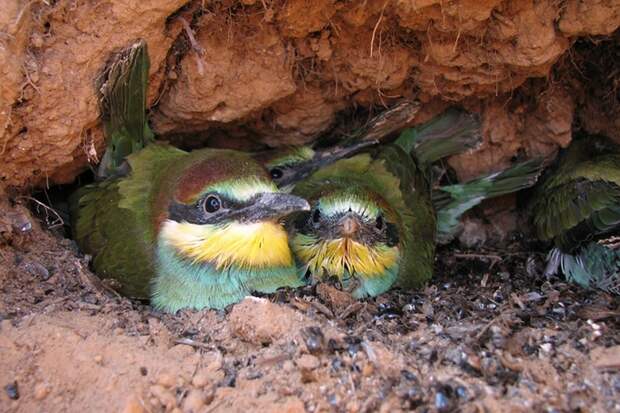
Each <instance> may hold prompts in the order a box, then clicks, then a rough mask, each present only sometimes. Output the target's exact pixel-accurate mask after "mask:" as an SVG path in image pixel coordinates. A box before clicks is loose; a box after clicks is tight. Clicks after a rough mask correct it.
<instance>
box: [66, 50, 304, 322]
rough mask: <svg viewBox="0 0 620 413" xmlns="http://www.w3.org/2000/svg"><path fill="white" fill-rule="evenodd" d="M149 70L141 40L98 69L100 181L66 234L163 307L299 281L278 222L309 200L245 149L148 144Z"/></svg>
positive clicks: (75, 208) (209, 303) (104, 272)
mask: <svg viewBox="0 0 620 413" xmlns="http://www.w3.org/2000/svg"><path fill="white" fill-rule="evenodd" d="M147 75H148V55H147V51H146V44H145V43H144V42H138V43H136V44H135V45H134V46H132V47H130V48H129V49H128V50H127V51H125V52H124V53H122V54H121V55H120V56H119V57H118V58H117V59H116V60H115V61H114V62H113V63H112V64H111V65H110V67H109V69H108V70H107V71H106V72H105V73H104V84H103V85H102V86H101V89H100V90H101V91H102V94H103V98H102V104H101V107H102V111H103V121H104V131H105V134H106V136H107V137H108V139H109V142H110V143H109V145H108V150H107V152H106V155H105V156H104V161H105V162H106V164H105V165H104V166H103V167H101V168H100V170H103V171H104V174H103V175H105V176H107V179H105V180H102V181H99V182H96V183H94V184H92V185H88V186H86V187H83V188H81V189H80V190H78V191H77V192H76V193H75V194H74V195H73V196H72V221H73V233H74V238H75V240H76V241H77V243H78V245H79V246H80V248H81V249H82V250H83V251H84V252H86V253H88V254H91V255H92V256H93V267H94V269H95V271H96V272H97V273H98V274H99V275H100V276H101V277H106V278H113V279H115V280H116V281H118V282H119V283H120V286H121V287H120V291H121V292H122V293H123V294H125V295H128V296H130V297H136V298H150V299H151V303H152V304H153V306H154V307H156V308H158V309H161V310H164V311H169V312H175V311H177V310H179V309H182V308H194V309H201V308H216V309H220V308H223V307H225V306H227V305H229V304H232V303H235V302H237V301H239V300H241V299H242V298H243V297H244V296H246V295H249V294H251V293H253V292H255V291H256V292H263V293H269V292H273V291H275V290H276V289H277V288H279V287H285V286H289V287H296V286H299V285H301V284H302V282H301V280H300V277H299V275H298V273H297V269H296V267H295V262H294V259H293V255H292V253H291V250H290V248H289V244H288V238H287V233H286V231H285V229H284V227H283V225H282V224H281V222H280V221H281V220H282V218H284V217H285V216H286V215H288V214H290V213H292V212H295V211H302V210H308V209H309V205H308V203H307V202H306V201H305V200H304V199H302V198H299V197H297V196H294V195H290V194H284V193H281V192H280V191H279V190H278V188H277V187H276V185H275V184H274V183H273V181H272V180H271V178H270V176H269V173H268V171H267V170H266V169H265V168H264V167H263V166H262V165H260V164H259V163H258V162H256V161H255V160H254V159H252V158H251V156H250V155H248V154H245V153H241V152H237V151H231V150H218V149H202V150H197V151H193V152H190V153H188V152H184V151H181V150H179V149H177V148H173V147H171V146H169V145H163V144H156V143H150V140H151V139H152V138H151V136H152V135H151V134H150V131H149V129H148V125H146V121H145V119H146V116H145V103H146V102H145V100H146V82H147Z"/></svg>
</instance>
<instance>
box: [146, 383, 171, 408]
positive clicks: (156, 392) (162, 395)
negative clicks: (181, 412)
mask: <svg viewBox="0 0 620 413" xmlns="http://www.w3.org/2000/svg"><path fill="white" fill-rule="evenodd" d="M149 390H150V391H151V394H152V395H153V396H155V398H156V399H157V400H158V401H159V403H160V404H161V405H163V406H165V407H166V409H167V410H172V409H173V408H174V407H176V399H175V397H174V395H173V394H172V393H171V392H170V391H168V390H167V389H166V388H164V387H163V386H160V385H158V384H155V385H153V386H151V388H150V389H149Z"/></svg>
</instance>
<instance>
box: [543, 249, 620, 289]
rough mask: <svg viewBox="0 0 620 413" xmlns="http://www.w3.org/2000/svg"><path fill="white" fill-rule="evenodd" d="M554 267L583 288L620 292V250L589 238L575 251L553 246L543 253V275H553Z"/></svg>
mask: <svg viewBox="0 0 620 413" xmlns="http://www.w3.org/2000/svg"><path fill="white" fill-rule="evenodd" d="M558 269H561V270H562V273H563V274H564V276H565V277H566V280H567V281H569V282H572V283H575V284H578V285H580V286H581V287H583V288H587V289H591V288H595V289H599V290H602V291H606V292H608V293H611V294H616V295H620V252H619V251H618V250H615V249H612V248H609V247H606V246H604V245H600V244H599V243H596V242H591V243H589V244H588V245H587V246H585V247H584V248H582V249H581V250H580V251H578V252H577V253H576V254H574V255H573V254H567V253H564V252H562V251H560V249H559V248H553V249H552V250H551V252H549V255H548V256H547V269H546V270H545V275H547V276H548V275H555V274H557V273H558Z"/></svg>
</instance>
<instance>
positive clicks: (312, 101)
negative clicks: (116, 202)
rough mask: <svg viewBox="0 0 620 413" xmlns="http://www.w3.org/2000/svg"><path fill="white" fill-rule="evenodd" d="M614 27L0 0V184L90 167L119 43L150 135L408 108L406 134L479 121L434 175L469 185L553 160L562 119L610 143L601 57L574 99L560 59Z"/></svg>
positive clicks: (614, 15) (277, 134) (444, 5)
mask: <svg viewBox="0 0 620 413" xmlns="http://www.w3.org/2000/svg"><path fill="white" fill-rule="evenodd" d="M181 19H183V20H184V21H185V22H187V23H188V24H189V25H190V26H191V29H192V37H194V38H195V44H194V45H193V46H192V44H191V43H192V42H190V40H189V39H190V36H188V34H187V31H185V30H183V22H182V20H181ZM619 24H620V5H619V3H618V1H617V0H604V1H600V0H570V1H560V2H558V1H551V0H542V1H533V0H526V1H500V0H485V1H471V0H461V1H440V0H426V1H397V0H366V1H336V0H320V1H307V0H287V1H271V0H264V1H252V0H244V1H241V2H238V1H231V0H225V1H217V2H215V1H198V0H195V1H190V2H186V1H183V0H172V1H170V0H148V1H137V0H127V1H120V0H97V1H95V0H87V1H86V0H48V1H27V0H5V1H3V2H2V3H1V4H0V74H1V76H2V82H1V84H0V154H1V155H2V161H3V162H2V170H1V171H0V180H1V185H3V186H16V187H19V188H31V187H33V186H40V185H43V184H46V185H47V184H53V183H66V182H70V181H72V180H73V179H74V178H75V176H76V175H77V174H78V173H79V172H81V171H83V170H85V169H86V167H87V164H88V163H89V162H90V163H91V164H92V163H95V162H96V161H97V159H98V158H99V156H100V154H101V151H102V149H103V146H104V143H103V136H102V133H101V128H100V122H99V120H98V108H97V103H96V94H95V87H94V85H95V79H96V77H97V75H98V74H99V73H100V71H101V69H102V67H103V65H104V64H105V62H106V60H107V59H108V58H109V56H110V55H111V54H112V53H113V52H114V51H117V50H118V49H119V48H121V47H123V46H126V45H127V44H128V43H129V42H131V41H132V40H134V39H136V38H144V39H146V41H147V42H148V45H149V52H150V55H151V84H150V88H149V96H150V99H149V103H150V107H151V115H150V120H151V123H152V125H153V126H154V128H155V130H156V132H157V133H158V134H160V135H161V136H162V137H163V138H166V137H173V136H179V135H188V134H191V135H192V136H191V137H186V139H188V140H191V141H192V142H193V144H194V145H206V144H211V145H219V146H236V147H239V146H241V147H243V146H244V145H245V146H249V145H251V142H255V143H262V144H267V145H270V146H278V145H283V144H292V143H305V142H310V141H312V140H313V139H315V138H316V137H317V136H319V135H320V134H323V133H326V132H329V130H330V129H331V128H333V127H334V126H335V125H336V123H337V121H338V118H339V117H340V116H341V115H342V114H343V113H347V112H349V113H350V112H351V111H352V110H355V109H357V110H358V111H359V110H360V109H363V110H365V111H371V112H377V111H379V110H381V107H383V106H384V105H389V104H391V103H392V102H394V101H395V100H397V99H400V98H415V99H419V100H420V101H422V102H423V103H424V104H425V109H424V110H423V111H422V113H421V114H420V115H419V116H418V118H417V119H415V120H414V121H413V123H418V122H421V121H423V120H424V119H426V118H428V116H430V115H432V114H435V113H437V112H439V111H441V110H442V109H443V108H444V107H445V106H446V105H449V104H460V105H464V106H465V107H466V108H468V109H470V110H473V111H477V112H480V113H482V114H483V117H484V122H485V145H483V146H482V147H481V148H480V150H478V151H477V152H475V153H473V154H469V155H466V156H461V157H457V158H456V159H453V161H452V162H451V165H452V166H453V167H454V168H455V169H456V171H457V173H458V174H459V176H460V177H462V178H464V177H469V176H472V175H473V174H477V173H480V172H482V171H487V170H489V169H492V168H497V167H499V166H506V165H508V163H509V161H510V159H511V158H512V157H513V156H514V155H515V154H517V153H519V152H524V153H525V154H526V155H528V156H532V155H537V154H552V153H554V152H555V151H556V150H557V148H558V147H564V146H566V145H567V144H568V143H569V142H570V139H571V123H572V122H573V120H574V118H575V117H577V118H579V119H585V121H584V122H582V123H583V125H584V127H585V128H586V129H588V130H591V131H606V132H608V133H610V134H614V135H617V133H618V132H617V131H618V130H620V128H618V127H617V126H618V124H617V122H618V120H617V119H618V117H617V116H614V115H615V114H617V105H616V106H614V108H613V109H614V110H615V112H613V111H612V112H611V113H609V114H608V116H602V115H601V114H600V110H599V109H600V105H601V103H602V99H603V97H604V95H605V94H608V93H609V92H610V91H611V93H612V95H613V94H614V93H615V91H616V90H617V79H618V74H617V66H613V65H614V63H615V62H617V59H616V57H617V56H607V58H608V60H611V61H612V63H610V65H611V66H613V67H604V66H602V68H603V69H604V72H603V73H600V75H601V82H602V83H605V82H607V83H606V84H601V85H599V86H600V88H599V89H601V91H600V96H596V97H597V98H598V99H595V100H594V101H591V99H589V98H590V97H592V94H591V93H589V90H588V88H589V87H590V86H592V80H593V79H591V78H590V76H589V75H590V73H591V71H584V68H583V65H584V62H583V61H582V60H580V57H581V56H582V55H579V54H577V53H575V49H574V48H572V46H573V45H575V42H576V41H578V40H579V39H583V38H588V39H593V41H595V42H604V41H605V40H604V39H606V37H605V36H613V32H614V31H615V30H616V28H617V27H618V25H619ZM607 38H608V37H607ZM612 39H614V38H613V37H612ZM615 39H616V40H617V37H616V38H615ZM614 41H615V40H614ZM588 51H589V50H586V51H585V52H588ZM594 60H595V61H599V62H602V61H603V60H604V56H600V55H599V56H598V57H597V58H595V59H594ZM586 63H592V61H591V59H586ZM608 66H609V65H608ZM558 68H560V69H561V70H559V71H558V70H556V69H558ZM614 68H615V69H616V70H614ZM608 76H610V77H609V78H606V77H608ZM532 79H544V80H542V81H541V82H538V83H537V82H536V81H533V80H532ZM533 83H534V84H533ZM604 86H608V87H606V88H605V87H604ZM605 106H607V105H605ZM608 109H609V108H608Z"/></svg>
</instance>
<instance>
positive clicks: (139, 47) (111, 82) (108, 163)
mask: <svg viewBox="0 0 620 413" xmlns="http://www.w3.org/2000/svg"><path fill="white" fill-rule="evenodd" d="M149 67H150V64H149V57H148V50H147V45H146V42H144V40H139V41H137V42H136V43H134V44H133V45H132V46H130V47H128V48H126V49H124V50H123V51H121V52H120V53H118V54H117V55H116V56H114V60H113V61H112V62H110V64H109V65H108V66H107V67H106V69H105V70H104V72H103V73H102V75H101V76H100V78H99V87H98V89H99V94H100V96H99V107H100V110H101V119H102V122H103V130H104V133H105V135H106V137H107V140H108V142H107V149H106V152H105V154H104V156H103V158H102V160H101V163H100V164H99V171H98V176H99V177H100V178H105V177H108V176H111V175H114V174H118V173H119V172H120V171H119V169H120V168H121V167H122V166H123V164H124V161H125V158H126V157H127V156H128V155H130V154H132V153H135V152H137V151H139V150H140V149H142V148H144V147H145V146H146V145H147V144H149V143H150V142H152V141H153V132H152V131H151V129H150V128H149V126H148V123H147V121H146V88H147V84H148V76H149ZM121 173H122V172H121Z"/></svg>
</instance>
